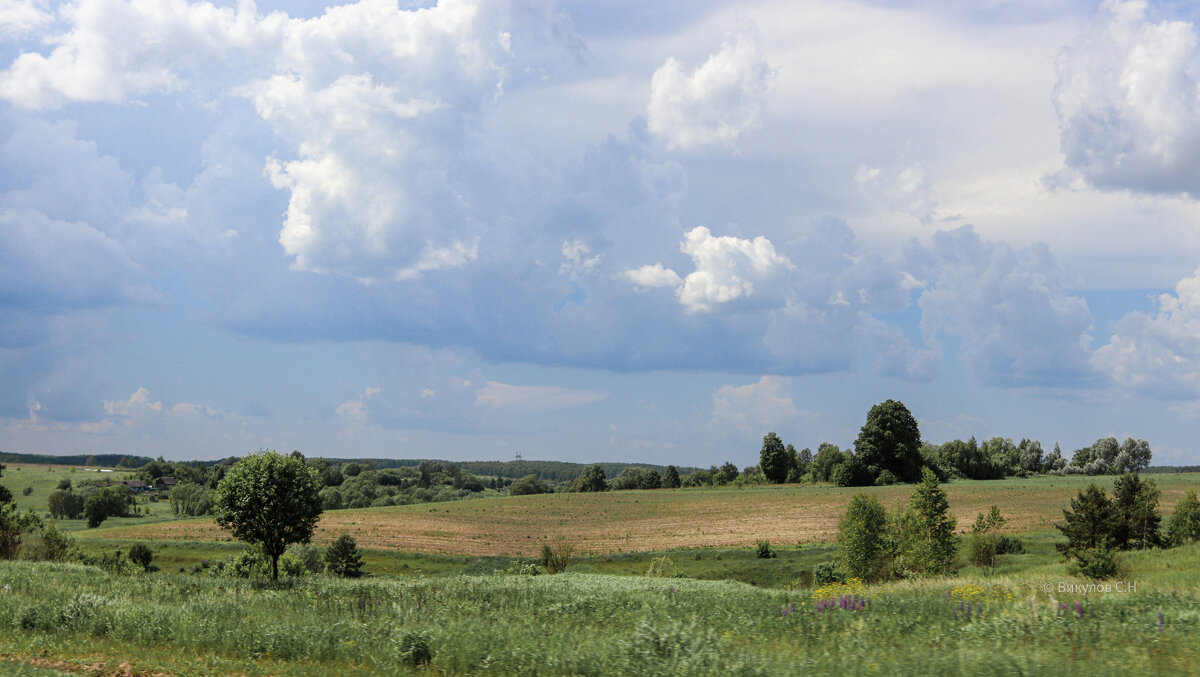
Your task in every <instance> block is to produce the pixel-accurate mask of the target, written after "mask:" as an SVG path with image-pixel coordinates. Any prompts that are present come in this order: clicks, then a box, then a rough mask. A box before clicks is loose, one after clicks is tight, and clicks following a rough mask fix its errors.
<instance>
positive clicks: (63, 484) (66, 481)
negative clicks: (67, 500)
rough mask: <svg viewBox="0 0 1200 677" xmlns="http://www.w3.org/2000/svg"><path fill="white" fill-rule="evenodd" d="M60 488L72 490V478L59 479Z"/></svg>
mask: <svg viewBox="0 0 1200 677" xmlns="http://www.w3.org/2000/svg"><path fill="white" fill-rule="evenodd" d="M58 489H59V491H70V490H71V480H70V479H62V480H59V481H58Z"/></svg>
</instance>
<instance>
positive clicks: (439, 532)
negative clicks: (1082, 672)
mask: <svg viewBox="0 0 1200 677" xmlns="http://www.w3.org/2000/svg"><path fill="white" fill-rule="evenodd" d="M1147 477H1151V478H1152V479H1154V481H1155V482H1156V483H1157V485H1158V487H1159V488H1160V489H1161V490H1162V501H1161V503H1160V506H1159V509H1160V510H1161V511H1162V513H1163V514H1164V515H1168V514H1170V510H1171V509H1172V507H1173V506H1174V505H1175V503H1176V502H1177V501H1178V500H1179V499H1180V498H1182V497H1183V494H1184V493H1185V492H1186V491H1187V490H1188V489H1197V488H1200V474H1196V473H1186V474H1174V475H1154V476H1147ZM1090 482H1097V483H1099V484H1100V485H1101V486H1102V487H1105V488H1106V489H1111V487H1112V482H1113V478H1111V477H1099V478H1089V477H1038V478H1029V479H1008V480H992V481H957V482H951V483H948V484H944V485H942V486H943V487H944V488H945V489H946V492H947V495H948V497H949V501H950V508H951V511H952V513H953V514H954V516H955V518H956V519H957V520H958V528H959V531H966V530H968V529H969V528H970V525H971V523H972V522H973V521H974V519H975V516H976V515H977V514H978V513H980V512H983V511H986V510H987V509H988V508H989V506H991V505H998V506H999V507H1000V510H1001V512H1002V513H1003V514H1004V516H1005V517H1006V518H1007V519H1008V520H1009V523H1008V529H1007V530H1009V531H1016V532H1022V531H1035V530H1045V529H1048V528H1050V527H1051V526H1052V525H1053V524H1055V523H1057V522H1061V521H1062V509H1063V508H1065V507H1067V506H1068V505H1069V503H1070V499H1071V498H1072V497H1074V496H1075V495H1076V494H1077V493H1078V492H1079V490H1080V489H1082V488H1084V487H1086V486H1087V485H1088V484H1089V483H1090ZM858 491H868V492H871V493H874V494H875V495H877V496H878V497H879V499H880V500H881V502H883V504H884V505H885V506H888V507H889V508H894V507H899V506H901V505H903V504H904V503H905V501H907V499H908V497H909V495H910V494H911V492H912V487H911V486H895V487H872V488H867V489H849V488H837V487H829V486H816V487H814V486H787V487H779V486H772V487H762V486H752V487H729V488H724V489H677V490H664V489H658V490H652V491H622V492H607V493H602V494H544V495H538V496H518V497H511V498H498V499H481V500H468V501H460V502H453V503H435V504H422V505H408V506H397V507H389V508H367V509H362V510H336V511H329V512H326V513H325V514H324V515H322V517H321V522H320V524H319V525H318V529H317V534H316V536H315V538H314V541H315V542H317V543H318V544H322V545H324V544H327V543H329V542H331V541H332V540H334V539H335V538H336V537H337V535H338V534H340V533H343V532H345V533H349V534H351V535H352V536H354V537H355V539H356V540H357V541H358V544H359V547H363V548H368V549H376V550H401V551H405V552H422V553H437V554H452V555H472V556H485V555H501V556H526V557H527V556H532V555H536V554H537V553H538V552H540V550H541V547H542V544H543V543H544V542H546V541H567V542H570V543H572V544H573V545H574V546H575V549H576V551H577V552H579V553H582V554H606V553H617V552H646V551H658V550H673V549H679V548H693V547H699V548H721V547H741V546H748V545H753V544H754V543H756V542H757V541H761V540H768V541H770V542H771V543H773V544H780V545H784V544H795V543H801V542H803V543H809V542H828V541H831V540H834V538H835V536H836V532H837V522H838V520H839V519H840V518H841V516H842V514H843V513H844V512H845V509H846V504H847V503H848V502H849V500H850V497H851V496H853V495H854V494H855V493H856V492H858ZM83 535H86V536H87V537H95V538H105V539H139V540H140V539H145V540H155V541H206V540H207V541H219V540H226V539H228V538H229V534H228V532H226V531H223V530H222V529H220V528H219V527H217V525H216V524H215V523H214V522H213V520H212V519H211V518H203V519H194V520H181V521H171V522H159V523H154V524H145V525H133V526H120V527H115V528H104V529H96V530H88V531H86V532H83Z"/></svg>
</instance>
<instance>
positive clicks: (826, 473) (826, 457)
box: [812, 442, 845, 482]
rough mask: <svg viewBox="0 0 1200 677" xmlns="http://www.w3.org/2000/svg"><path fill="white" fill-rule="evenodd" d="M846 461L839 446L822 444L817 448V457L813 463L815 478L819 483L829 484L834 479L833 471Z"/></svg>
mask: <svg viewBox="0 0 1200 677" xmlns="http://www.w3.org/2000/svg"><path fill="white" fill-rule="evenodd" d="M844 460H845V456H843V454H842V450H841V449H838V448H837V445H834V444H830V443H828V442H822V443H821V446H819V447H817V457H816V459H814V460H813V462H812V474H813V478H814V479H816V480H817V481H818V482H828V481H830V480H831V479H832V478H833V469H834V468H836V467H837V466H838V465H841V463H842V462H843V461H844Z"/></svg>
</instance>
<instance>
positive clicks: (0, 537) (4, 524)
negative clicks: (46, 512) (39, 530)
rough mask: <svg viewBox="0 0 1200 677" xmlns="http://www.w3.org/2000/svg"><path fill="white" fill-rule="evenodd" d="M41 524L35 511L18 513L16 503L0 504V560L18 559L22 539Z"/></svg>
mask: <svg viewBox="0 0 1200 677" xmlns="http://www.w3.org/2000/svg"><path fill="white" fill-rule="evenodd" d="M40 524H41V520H40V519H39V518H38V516H37V515H35V514H34V513H33V510H26V511H25V512H23V513H22V512H18V511H17V504H16V503H0V559H16V557H17V551H18V550H19V549H20V548H21V537H22V536H23V535H24V534H25V532H27V531H32V530H33V529H35V528H36V527H38V526H39V525H40Z"/></svg>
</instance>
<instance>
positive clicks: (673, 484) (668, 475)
mask: <svg viewBox="0 0 1200 677" xmlns="http://www.w3.org/2000/svg"><path fill="white" fill-rule="evenodd" d="M679 484H680V482H679V468H676V467H675V466H673V465H669V466H667V469H666V470H664V471H663V478H662V485H663V489H678V488H679Z"/></svg>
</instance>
